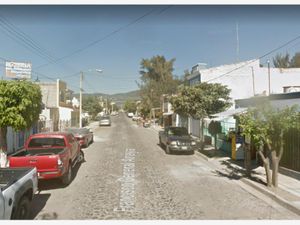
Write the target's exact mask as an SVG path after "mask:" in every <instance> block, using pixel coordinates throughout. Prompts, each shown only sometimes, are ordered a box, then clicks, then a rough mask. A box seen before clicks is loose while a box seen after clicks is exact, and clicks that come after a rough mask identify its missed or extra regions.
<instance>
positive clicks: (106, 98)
mask: <svg viewBox="0 0 300 225" xmlns="http://www.w3.org/2000/svg"><path fill="white" fill-rule="evenodd" d="M106 114H108V104H107V98H106Z"/></svg>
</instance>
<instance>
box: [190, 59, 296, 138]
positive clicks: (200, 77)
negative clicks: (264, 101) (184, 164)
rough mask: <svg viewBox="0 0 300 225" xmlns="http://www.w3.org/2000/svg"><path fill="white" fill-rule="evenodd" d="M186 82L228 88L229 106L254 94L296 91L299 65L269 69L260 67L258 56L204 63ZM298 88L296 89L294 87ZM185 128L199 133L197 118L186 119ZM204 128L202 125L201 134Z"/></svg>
mask: <svg viewBox="0 0 300 225" xmlns="http://www.w3.org/2000/svg"><path fill="white" fill-rule="evenodd" d="M188 81H189V85H195V84H197V83H200V82H208V83H221V84H223V85H227V87H228V88H229V89H231V93H230V97H231V98H232V103H233V105H232V107H231V108H230V109H234V108H235V100H236V99H243V98H250V97H252V96H257V95H265V96H266V95H269V90H270V94H277V93H283V91H284V89H286V91H290V92H291V91H293V90H298V89H299V86H300V68H287V69H283V68H268V67H261V65H260V61H259V60H258V59H253V60H249V61H244V62H240V63H235V64H229V65H222V66H217V67H212V68H206V67H205V64H203V63H202V64H197V65H196V66H194V67H193V68H192V73H191V75H190V76H189V77H188ZM297 88H298V89H297ZM188 120H189V121H188V128H189V132H191V133H192V134H193V135H194V136H198V137H199V136H200V133H201V132H200V129H201V128H200V121H199V120H194V119H192V118H189V119H188ZM206 130H207V128H206V127H205V128H204V133H207V132H206Z"/></svg>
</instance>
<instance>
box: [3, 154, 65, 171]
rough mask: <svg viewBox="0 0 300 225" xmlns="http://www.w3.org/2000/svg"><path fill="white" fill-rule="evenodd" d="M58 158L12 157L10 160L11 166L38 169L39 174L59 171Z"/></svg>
mask: <svg viewBox="0 0 300 225" xmlns="http://www.w3.org/2000/svg"><path fill="white" fill-rule="evenodd" d="M58 157H59V156H58V155H42V156H39V155H34V156H12V157H10V158H9V166H10V167H12V168H14V167H36V168H37V171H38V172H43V171H51V170H57V168H58V165H57V160H58Z"/></svg>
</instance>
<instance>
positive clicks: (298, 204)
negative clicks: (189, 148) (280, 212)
mask: <svg viewBox="0 0 300 225" xmlns="http://www.w3.org/2000/svg"><path fill="white" fill-rule="evenodd" d="M196 154H197V155H198V156H200V157H202V158H204V159H205V160H207V161H209V162H210V163H211V164H212V165H214V166H215V168H216V170H217V172H218V173H220V174H222V175H225V176H227V177H229V178H232V179H235V180H237V181H240V182H243V184H247V185H249V186H250V187H252V188H255V189H256V190H258V191H260V192H261V193H263V194H264V195H266V196H268V197H270V198H272V199H273V200H275V201H276V202H277V203H279V204H280V205H281V206H283V207H285V208H287V209H289V210H291V211H293V212H294V213H296V214H298V215H300V176H299V175H298V174H297V173H295V172H292V171H288V172H286V169H284V168H281V170H280V173H279V174H278V183H279V187H278V188H276V189H275V188H271V187H267V185H266V173H265V169H264V168H263V167H261V166H255V164H256V163H254V164H253V169H252V174H251V177H247V176H246V175H245V174H246V173H245V172H246V171H245V168H244V161H243V160H232V159H231V158H230V157H228V156H226V155H225V154H224V153H223V152H222V151H220V150H214V148H212V147H211V146H206V147H205V149H204V151H197V152H196ZM286 174H289V175H286ZM295 174H296V175H295Z"/></svg>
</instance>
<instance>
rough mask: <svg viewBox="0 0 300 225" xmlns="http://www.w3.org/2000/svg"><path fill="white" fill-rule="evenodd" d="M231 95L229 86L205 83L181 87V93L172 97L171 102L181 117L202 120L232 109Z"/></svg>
mask: <svg viewBox="0 0 300 225" xmlns="http://www.w3.org/2000/svg"><path fill="white" fill-rule="evenodd" d="M229 94H230V89H228V88H227V86H224V85H221V84H218V83H205V82H204V83H199V84H197V85H194V86H182V87H180V88H179V93H178V94H177V95H176V96H172V97H171V98H170V102H171V104H172V107H173V109H174V111H175V112H176V113H178V114H179V115H183V116H191V117H193V118H194V119H202V118H205V117H207V116H209V115H211V114H215V113H218V112H222V111H224V110H226V109H227V108H228V107H230V105H231V103H230V99H231V98H230V97H229Z"/></svg>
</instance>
